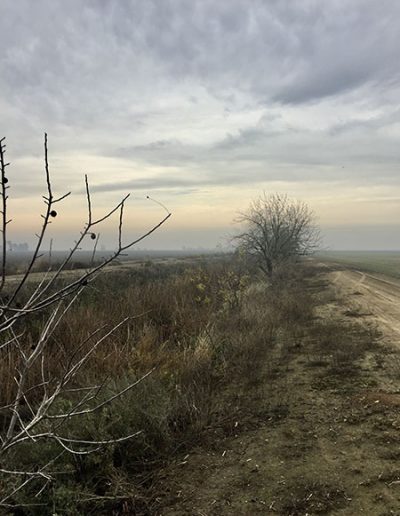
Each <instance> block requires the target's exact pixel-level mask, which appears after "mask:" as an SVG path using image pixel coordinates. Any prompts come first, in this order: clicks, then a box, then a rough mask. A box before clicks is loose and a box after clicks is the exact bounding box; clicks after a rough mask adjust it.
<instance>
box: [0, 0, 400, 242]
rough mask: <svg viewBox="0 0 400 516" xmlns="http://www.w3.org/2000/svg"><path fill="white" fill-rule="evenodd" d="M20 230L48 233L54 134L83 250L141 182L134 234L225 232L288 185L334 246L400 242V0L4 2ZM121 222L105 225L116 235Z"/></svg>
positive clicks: (0, 117) (14, 202) (55, 233)
mask: <svg viewBox="0 0 400 516" xmlns="http://www.w3.org/2000/svg"><path fill="white" fill-rule="evenodd" d="M0 7H1V18H0V48H1V52H0V137H1V136H6V137H7V153H8V154H7V158H8V160H9V161H11V166H10V168H9V172H8V174H9V184H10V190H9V196H10V201H9V210H10V213H11V216H12V218H13V221H12V223H11V224H10V226H9V227H10V239H12V240H14V241H27V242H28V243H29V244H30V245H32V244H33V242H34V239H35V236H34V235H35V233H36V232H37V231H38V229H39V227H40V223H41V218H40V213H41V212H42V211H43V207H42V205H41V202H42V199H41V195H42V194H44V193H45V181H44V175H43V134H44V132H45V131H47V133H48V135H49V159H50V167H51V174H52V183H53V188H54V191H55V193H56V194H57V193H60V194H63V193H65V192H67V191H71V192H72V194H71V196H70V197H68V198H67V199H66V200H65V202H64V203H63V204H62V205H61V204H60V205H59V207H58V217H57V219H55V220H54V221H53V224H52V226H51V231H50V233H49V238H50V237H53V238H54V241H55V247H56V248H60V249H61V248H67V247H69V245H70V243H71V242H72V241H73V239H74V238H76V235H77V234H78V233H79V231H80V228H81V227H82V225H83V224H84V223H85V220H86V217H87V212H86V204H85V203H86V200H85V195H84V174H88V177H89V181H90V185H91V191H92V203H93V206H94V212H95V214H98V215H99V216H100V215H101V214H103V213H104V212H106V211H107V209H109V208H110V207H112V206H113V205H114V204H116V203H118V201H119V200H120V199H121V198H122V197H123V196H124V195H125V194H126V193H129V192H130V193H131V198H130V200H129V202H128V203H127V207H126V210H125V219H124V237H125V239H126V240H129V239H131V238H134V237H135V236H137V235H139V234H140V232H142V231H144V230H145V229H146V228H149V227H151V225H152V224H155V223H156V222H157V221H158V220H159V219H160V218H162V217H163V216H164V214H165V212H164V211H163V208H162V207H161V206H160V205H159V204H157V203H156V202H153V201H151V200H149V199H147V196H150V197H151V198H152V199H155V200H156V201H158V202H161V203H162V204H164V205H166V206H167V208H168V210H170V211H171V212H172V217H171V218H170V219H169V220H168V222H167V223H166V224H165V226H164V227H162V228H161V229H160V230H159V231H157V233H156V234H154V235H153V236H152V237H151V238H149V239H148V240H146V241H145V242H143V243H142V244H141V246H142V248H143V247H148V248H149V249H151V248H152V249H174V248H175V249H180V248H182V247H192V248H198V247H205V248H214V247H215V246H221V245H222V246H224V245H226V242H227V240H228V239H229V236H230V235H232V234H233V233H234V231H235V219H236V218H237V214H238V212H240V211H245V210H246V208H247V207H248V205H249V203H250V202H251V200H252V199H255V198H257V197H258V196H260V195H261V194H262V193H263V192H265V193H267V194H268V193H276V192H279V193H286V194H287V195H288V196H289V197H291V198H294V199H299V200H302V201H304V202H306V203H307V204H308V205H309V207H310V209H312V210H313V211H314V213H315V215H316V219H317V222H318V224H319V225H320V227H321V230H322V234H323V237H324V246H325V247H327V248H332V249H341V248H343V249H400V180H399V165H400V145H399V137H400V102H399V101H400V67H399V48H400V30H399V24H400V2H398V0H380V1H379V2H378V1H376V0H352V1H351V2H349V1H348V0H330V1H329V2H322V1H320V0H218V1H215V0H213V1H211V0H124V1H121V0H68V2H66V1H62V0H35V1H34V2H33V1H31V0H18V1H15V0H0ZM117 225H118V220H117V218H114V219H113V220H110V221H109V222H108V223H107V224H106V225H105V226H104V227H102V228H101V229H100V233H101V241H102V242H103V245H105V246H106V247H112V246H113V245H115V242H116V240H115V239H116V234H117V232H116V228H117Z"/></svg>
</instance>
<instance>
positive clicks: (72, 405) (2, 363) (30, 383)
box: [0, 135, 170, 507]
mask: <svg viewBox="0 0 400 516" xmlns="http://www.w3.org/2000/svg"><path fill="white" fill-rule="evenodd" d="M5 154H6V148H5V143H4V138H3V139H2V140H0V172H1V185H0V188H1V192H0V193H1V219H0V220H1V222H0V225H1V231H2V234H1V235H2V241H1V249H2V253H1V262H0V274H1V276H0V294H1V300H0V336H1V342H0V353H1V360H0V368H1V373H2V381H3V385H4V389H3V390H2V394H1V398H2V403H3V405H2V407H1V408H0V413H1V421H2V428H1V429H0V457H1V464H2V465H1V469H0V474H1V475H2V476H3V477H4V478H8V480H7V482H6V483H7V488H6V485H5V483H4V481H3V480H1V481H0V482H1V484H2V486H1V487H2V490H1V497H0V505H3V506H10V507H11V506H13V504H14V500H15V497H16V496H17V495H18V493H19V492H20V491H22V490H24V489H26V488H27V487H28V486H31V485H33V486H34V487H35V488H36V489H37V491H36V493H35V494H36V495H37V496H39V494H40V493H41V492H42V491H43V489H44V488H45V487H46V486H47V485H48V484H49V483H50V482H52V480H53V475H52V470H53V469H54V468H55V463H56V462H57V461H58V460H59V459H60V457H61V456H62V455H64V454H65V453H67V454H71V455H73V456H76V457H81V456H84V455H88V454H91V453H93V452H94V451H97V450H99V449H101V448H103V447H104V446H106V445H108V444H115V443H118V442H122V441H124V440H126V439H129V438H131V437H134V436H136V435H138V433H139V431H135V432H133V433H132V434H129V435H128V434H126V432H123V433H122V434H121V435H119V436H114V437H112V438H106V439H103V438H102V437H101V436H99V435H98V434H97V433H95V432H94V433H93V434H92V435H86V436H82V433H84V432H82V429H81V432H80V435H79V434H78V435H76V434H75V433H74V432H71V431H70V428H69V426H70V425H69V423H70V421H73V420H75V418H76V419H81V418H86V417H90V416H91V415H93V414H95V413H96V412H98V411H102V410H103V409H104V408H105V407H108V405H109V404H110V403H112V402H113V401H115V400H116V399H118V398H119V397H120V396H122V395H123V394H125V393H127V392H129V391H130V390H131V389H133V388H134V387H135V386H137V385H138V384H139V383H140V382H141V381H142V380H143V379H144V378H146V377H147V376H148V375H149V374H150V372H151V371H147V372H146V373H144V374H143V375H142V376H141V377H136V378H134V379H133V381H132V382H131V383H129V384H128V385H126V386H124V387H123V388H122V389H120V390H117V391H115V392H114V391H113V392H109V394H108V396H104V392H105V388H106V382H104V381H103V382H102V383H100V384H91V383H89V384H82V383H81V381H78V378H79V379H80V380H82V375H81V372H82V370H83V369H84V368H85V367H87V365H88V363H90V361H91V359H92V357H93V355H94V354H95V353H96V351H97V350H99V349H100V348H101V347H102V346H103V345H104V344H105V343H108V342H109V341H110V337H111V336H112V335H115V334H117V333H118V332H120V331H121V328H122V327H123V326H124V325H126V324H127V322H128V321H129V320H131V319H132V317H134V316H137V315H139V314H135V315H134V314H129V315H126V316H125V317H123V318H119V320H118V321H117V322H115V323H113V324H109V323H107V322H105V321H107V320H108V318H107V317H106V318H104V319H103V320H102V321H101V322H100V321H95V323H96V324H95V325H94V326H92V327H91V328H90V329H89V330H88V331H85V332H84V331H77V332H76V333H71V334H70V338H69V340H68V342H67V343H65V341H64V343H61V342H60V340H59V336H60V334H59V333H58V332H59V330H60V329H61V328H62V326H63V325H64V329H65V320H66V317H67V316H68V314H69V313H70V311H71V309H72V307H73V306H74V305H76V304H78V303H79V299H80V297H81V296H82V294H83V292H84V290H85V289H87V288H88V287H89V286H90V284H91V283H92V281H93V280H94V279H95V278H96V277H97V275H98V274H99V273H101V272H102V271H103V270H104V268H105V267H106V266H107V265H108V264H110V263H112V262H113V261H114V260H116V259H117V258H118V257H119V256H120V255H122V254H123V253H124V252H125V251H126V250H127V249H129V248H130V247H132V246H133V245H135V244H136V243H138V242H140V241H141V240H143V239H144V238H146V236H148V235H150V234H151V233H153V232H154V231H155V230H156V229H157V228H159V227H160V226H161V225H162V224H163V223H164V222H165V221H166V220H167V219H168V218H169V217H170V213H169V212H167V214H166V215H165V217H164V218H162V219H161V220H160V222H159V223H158V224H156V225H155V226H154V227H152V228H151V229H149V231H147V232H146V233H145V234H143V235H141V236H140V237H139V238H137V239H135V240H133V241H129V242H127V243H125V242H124V241H123V231H122V230H123V215H124V209H125V204H126V200H127V199H128V197H129V195H128V196H126V197H124V198H123V199H122V201H121V202H120V203H118V204H117V205H116V206H115V207H114V208H112V209H111V210H110V211H109V212H108V213H106V214H105V215H104V216H102V217H100V218H97V219H96V218H95V217H94V216H93V212H92V198H91V194H90V188H89V182H88V179H87V177H86V176H85V187H86V199H87V221H86V223H85V225H84V226H83V228H82V230H81V232H80V234H79V235H78V237H77V239H76V241H75V243H74V245H73V246H72V248H71V249H70V251H69V252H68V253H67V255H66V257H65V258H64V260H63V261H62V262H61V263H60V264H59V265H58V266H57V267H53V266H49V268H48V269H47V271H46V272H45V273H44V274H43V276H42V278H41V279H40V280H39V282H38V283H36V284H34V285H33V284H32V283H31V277H32V273H33V272H34V271H35V269H37V268H38V267H39V266H40V262H41V260H42V254H43V245H44V241H45V237H46V235H47V232H48V229H49V226H50V224H51V223H52V221H53V220H54V219H55V218H56V217H57V216H58V212H57V209H58V208H57V206H58V204H59V203H61V202H62V201H63V200H64V199H65V198H66V197H68V196H69V195H70V194H69V193H66V194H64V195H61V196H55V195H54V193H53V185H52V181H51V177H50V171H49V162H48V149H47V135H45V142H44V157H45V180H46V187H47V193H46V194H45V195H44V196H43V200H44V206H45V209H44V213H43V214H42V215H41V216H42V225H41V228H40V230H39V232H38V234H37V243H36V246H35V248H34V251H33V253H32V255H31V256H30V258H29V261H28V264H27V266H26V268H25V270H24V272H23V273H22V275H21V277H20V278H19V280H18V281H17V282H16V283H15V282H9V281H7V274H8V265H7V256H8V253H7V229H8V225H9V223H10V222H11V220H10V219H9V215H8V203H7V201H8V191H9V188H10V186H9V180H8V177H7V175H6V171H7V167H8V166H9V163H6V160H5ZM114 214H117V216H118V220H117V235H118V246H117V249H116V251H115V252H113V253H112V254H111V256H109V257H108V258H105V259H103V260H100V261H96V262H95V254H96V248H97V243H98V228H99V226H100V225H101V223H102V222H104V221H105V220H107V219H109V218H110V217H111V216H112V215H114ZM87 240H89V241H90V240H92V241H93V251H92V260H91V262H90V263H89V264H88V266H87V268H86V269H85V270H83V271H81V272H80V273H78V274H77V275H75V276H64V272H65V271H66V270H67V269H68V268H69V267H70V265H71V264H72V263H73V261H74V258H75V255H76V252H77V251H78V250H79V249H80V246H81V244H82V243H83V242H85V241H87ZM64 397H65V399H68V400H69V403H68V404H67V405H66V406H60V404H59V401H60V400H61V399H62V398H64ZM28 450H30V451H29V453H28ZM44 450H45V451H46V453H44ZM30 453H31V454H32V456H35V455H36V456H37V457H39V456H40V460H37V465H36V467H35V468H34V469H32V468H27V467H24V461H23V460H22V458H23V457H24V456H26V455H29V454H30ZM17 459H18V460H17ZM32 462H35V461H31V464H32Z"/></svg>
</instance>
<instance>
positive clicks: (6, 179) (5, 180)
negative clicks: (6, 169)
mask: <svg viewBox="0 0 400 516" xmlns="http://www.w3.org/2000/svg"><path fill="white" fill-rule="evenodd" d="M3 183H4V184H5V185H6V184H7V183H8V177H5V176H4V177H3Z"/></svg>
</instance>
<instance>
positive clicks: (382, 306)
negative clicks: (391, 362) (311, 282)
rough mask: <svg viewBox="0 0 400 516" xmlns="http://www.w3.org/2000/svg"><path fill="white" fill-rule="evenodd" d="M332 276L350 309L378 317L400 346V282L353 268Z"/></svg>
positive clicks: (379, 322) (382, 327) (357, 312)
mask: <svg viewBox="0 0 400 516" xmlns="http://www.w3.org/2000/svg"><path fill="white" fill-rule="evenodd" d="M331 276H332V281H333V283H334V284H335V286H336V287H338V289H339V293H340V295H341V296H342V297H343V298H344V302H345V304H346V306H348V310H352V311H353V312H354V316H355V317H357V316H364V317H368V318H369V319H371V320H375V321H376V322H377V323H378V325H379V326H380V329H381V330H382V331H383V333H384V335H385V336H386V337H387V338H388V339H389V340H390V341H391V343H392V344H394V343H396V344H399V345H400V281H399V280H395V279H392V278H389V277H387V276H382V275H378V274H370V273H366V272H362V271H357V270H350V269H342V270H336V271H334V272H332V273H331Z"/></svg>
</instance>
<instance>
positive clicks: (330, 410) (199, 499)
mask: <svg viewBox="0 0 400 516" xmlns="http://www.w3.org/2000/svg"><path fill="white" fill-rule="evenodd" d="M319 267H320V272H319V274H318V275H317V276H315V277H314V279H313V280H312V281H310V284H309V287H308V288H309V289H311V290H313V291H315V292H316V294H315V295H317V296H318V299H319V304H318V307H317V312H316V315H315V321H314V322H313V323H312V324H310V327H309V328H303V329H302V331H299V332H298V336H297V337H295V338H294V337H293V334H291V333H290V332H286V333H285V332H283V333H282V335H280V336H279V342H278V343H277V346H276V349H274V351H273V352H271V354H267V358H266V363H265V372H264V374H263V377H262V378H261V381H259V382H258V383H257V384H256V385H252V384H251V383H250V384H249V385H248V386H247V388H245V389H243V388H239V387H238V392H237V396H238V398H239V397H240V398H241V400H242V402H243V400H244V401H245V403H244V404H243V403H241V404H240V406H241V407H243V406H245V407H246V408H245V409H243V408H241V409H240V410H238V411H235V410H233V411H232V418H230V419H229V420H228V421H227V422H226V424H221V425H220V426H218V427H215V428H210V430H209V432H207V433H206V435H205V436H204V439H203V440H202V442H201V443H200V444H199V445H198V446H197V447H196V448H194V449H192V450H191V451H190V453H189V454H185V455H182V456H179V457H177V459H176V460H175V461H174V462H173V463H172V464H170V465H169V466H168V467H166V468H165V469H163V470H162V471H161V472H160V473H159V478H158V479H157V480H156V482H155V484H154V493H155V494H154V496H153V500H152V503H151V505H150V506H149V507H150V508H149V509H148V512H147V514H157V515H163V516H167V515H168V516H172V515H200V516H206V515H207V516H208V515H253V514H266V515H267V514H274V515H277V514H281V515H306V514H309V515H313V514H334V515H348V516H350V515H351V516H355V515H359V514H366V515H374V516H375V515H381V516H384V515H390V514H394V515H400V460H399V459H400V347H399V344H400V283H399V282H396V281H394V280H391V279H390V278H385V277H381V276H373V275H369V274H365V273H359V272H357V271H352V270H346V269H343V267H341V268H340V270H338V269H337V268H335V267H332V266H323V265H322V264H319ZM324 343H325V344H324Z"/></svg>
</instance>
